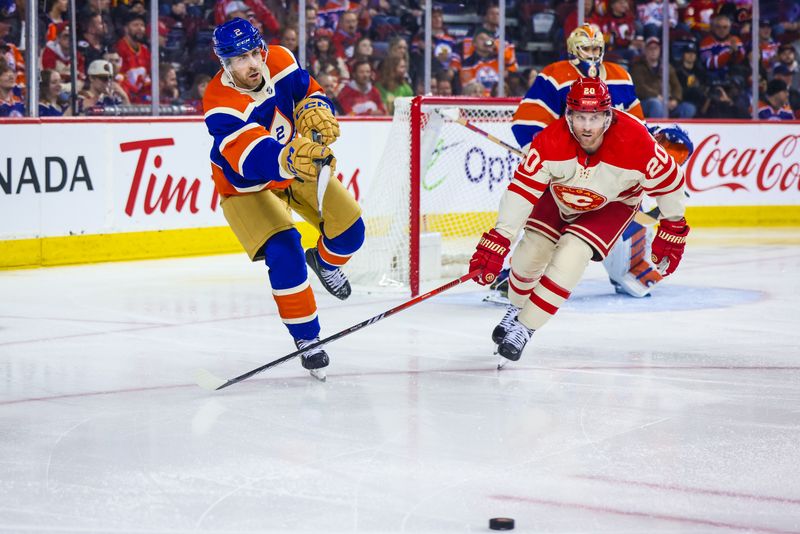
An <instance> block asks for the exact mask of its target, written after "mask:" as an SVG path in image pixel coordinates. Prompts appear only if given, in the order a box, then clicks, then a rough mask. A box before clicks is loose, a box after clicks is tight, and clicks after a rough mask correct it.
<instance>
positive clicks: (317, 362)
mask: <svg viewBox="0 0 800 534" xmlns="http://www.w3.org/2000/svg"><path fill="white" fill-rule="evenodd" d="M318 341H319V338H318V337H316V338H314V339H295V340H294V344H295V345H296V346H297V348H298V349H303V348H305V347H307V346H309V345H313V344H314V343H317V342H318ZM300 363H302V365H303V368H304V369H308V370H309V371H310V372H311V376H313V377H314V378H316V379H317V380H320V381H322V382H325V380H326V378H327V375H326V374H325V367H327V366H328V364H329V363H330V359H329V358H328V353H327V352H325V349H323V348H322V347H321V346H319V347H316V348H313V349H311V350H309V351H308V352H304V353H303V354H301V355H300Z"/></svg>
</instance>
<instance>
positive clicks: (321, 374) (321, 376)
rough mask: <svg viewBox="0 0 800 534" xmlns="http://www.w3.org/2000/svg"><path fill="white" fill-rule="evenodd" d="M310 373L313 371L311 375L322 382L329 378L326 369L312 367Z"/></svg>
mask: <svg viewBox="0 0 800 534" xmlns="http://www.w3.org/2000/svg"><path fill="white" fill-rule="evenodd" d="M309 373H311V376H313V377H314V378H316V379H317V380H319V381H320V382H325V381H327V380H328V375H327V374H325V369H312V370H310V371H309Z"/></svg>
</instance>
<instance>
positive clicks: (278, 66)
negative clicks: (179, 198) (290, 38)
mask: <svg viewBox="0 0 800 534" xmlns="http://www.w3.org/2000/svg"><path fill="white" fill-rule="evenodd" d="M263 56H264V58H265V61H266V63H265V65H264V66H263V67H262V70H263V72H264V84H263V86H262V87H261V88H259V89H257V90H254V91H247V90H245V89H239V88H237V87H235V86H234V85H233V82H232V80H231V78H230V76H229V75H228V74H227V73H226V72H225V71H224V70H220V71H219V72H218V73H217V74H216V76H214V78H213V79H212V80H211V81H210V82H209V84H208V88H207V89H206V92H205V95H204V96H203V109H205V122H206V127H207V128H208V132H209V133H210V134H211V135H212V137H213V138H214V144H213V146H212V148H211V176H212V178H213V179H214V184H215V185H216V187H217V191H219V193H220V194H221V195H224V196H230V195H242V194H247V193H255V192H258V191H262V190H264V189H285V188H286V187H288V186H289V185H290V184H291V181H292V177H291V176H290V175H287V174H285V172H283V171H282V170H281V168H280V164H279V162H278V159H279V154H280V152H281V150H282V149H283V147H284V145H286V143H288V142H289V141H290V140H291V139H292V138H293V137H294V135H295V128H294V119H293V113H294V108H295V105H296V104H297V103H298V102H300V101H301V100H303V99H304V98H306V97H314V98H319V99H321V100H323V101H324V102H325V103H327V104H328V105H329V106H331V110H333V106H332V105H331V103H330V101H329V100H328V99H327V98H326V97H325V96H324V93H323V91H322V88H321V87H320V86H319V84H318V83H317V82H316V80H314V79H313V78H312V77H311V76H310V75H309V74H308V72H306V71H305V70H303V69H301V68H300V66H299V65H298V64H297V61H296V60H295V58H294V56H293V55H292V53H291V52H290V51H289V50H288V49H286V48H284V47H282V46H269V47H268V51H266V52H263Z"/></svg>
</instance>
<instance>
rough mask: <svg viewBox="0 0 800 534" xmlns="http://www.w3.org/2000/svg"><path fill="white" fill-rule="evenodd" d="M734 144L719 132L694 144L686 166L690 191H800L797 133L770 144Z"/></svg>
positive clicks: (755, 140)
mask: <svg viewBox="0 0 800 534" xmlns="http://www.w3.org/2000/svg"><path fill="white" fill-rule="evenodd" d="M753 142H754V144H753V146H740V145H736V146H734V145H733V144H732V143H729V142H728V143H726V142H725V139H723V138H722V137H721V136H720V135H719V134H712V135H709V136H707V137H706V138H705V139H703V140H702V141H700V143H698V144H697V148H696V149H695V152H694V154H692V158H691V159H690V160H689V163H688V165H687V167H686V184H687V186H688V188H689V190H690V191H694V192H703V191H710V190H712V189H718V188H726V189H729V190H731V191H740V190H741V191H750V192H761V191H770V190H778V191H789V190H793V191H800V135H792V134H790V135H786V136H784V137H781V138H780V139H778V140H777V141H776V142H775V143H774V144H772V145H771V146H758V145H757V144H756V142H757V139H753Z"/></svg>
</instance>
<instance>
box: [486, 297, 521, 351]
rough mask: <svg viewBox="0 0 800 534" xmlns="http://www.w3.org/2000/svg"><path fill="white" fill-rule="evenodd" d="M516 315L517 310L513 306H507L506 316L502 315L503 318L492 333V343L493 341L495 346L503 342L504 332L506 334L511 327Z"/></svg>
mask: <svg viewBox="0 0 800 534" xmlns="http://www.w3.org/2000/svg"><path fill="white" fill-rule="evenodd" d="M518 313H519V308H517V307H516V306H514V305H513V304H509V305H508V308H507V309H506V314H505V315H503V318H502V319H500V323H498V325H497V326H495V327H494V330H493V331H492V341H494V342H495V344H496V345H499V344H500V343H501V342H502V341H503V338H504V337H506V332H508V330H509V329H510V328H511V325H512V324H514V319H516V318H517V314H518Z"/></svg>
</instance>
